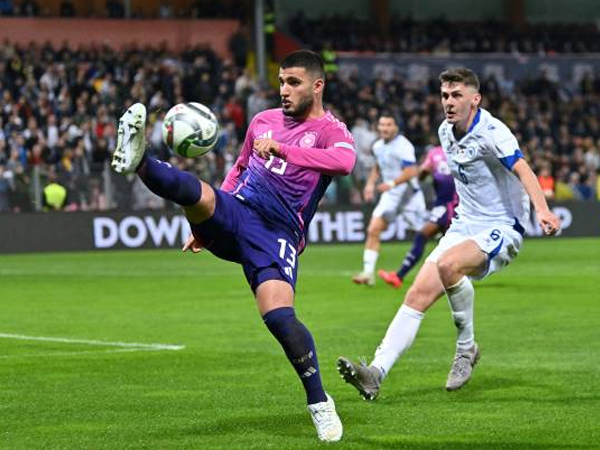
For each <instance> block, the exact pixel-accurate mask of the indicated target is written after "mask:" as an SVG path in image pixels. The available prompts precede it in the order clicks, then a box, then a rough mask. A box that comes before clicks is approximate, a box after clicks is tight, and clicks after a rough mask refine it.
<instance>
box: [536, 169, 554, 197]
mask: <svg viewBox="0 0 600 450" xmlns="http://www.w3.org/2000/svg"><path fill="white" fill-rule="evenodd" d="M538 181H539V183H540V186H541V188H542V192H543V193H544V196H545V197H546V199H548V200H553V199H554V177H553V176H552V173H551V172H550V164H548V163H546V164H544V165H543V166H542V168H541V169H540V171H539V175H538Z"/></svg>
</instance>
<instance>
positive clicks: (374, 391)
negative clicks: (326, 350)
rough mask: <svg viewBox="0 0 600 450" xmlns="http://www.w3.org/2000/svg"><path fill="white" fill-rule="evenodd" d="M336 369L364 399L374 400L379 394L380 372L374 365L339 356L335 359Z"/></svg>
mask: <svg viewBox="0 0 600 450" xmlns="http://www.w3.org/2000/svg"><path fill="white" fill-rule="evenodd" d="M337 370H338V372H339V373H340V375H341V376H342V378H343V379H344V381H345V382H346V383H350V384H351V385H352V386H354V387H355V388H356V389H357V390H358V392H359V393H360V395H362V397H363V398H364V399H365V400H375V399H376V398H377V395H379V386H380V385H381V380H382V374H381V372H380V371H379V369H377V368H376V367H373V366H367V364H366V362H365V361H362V360H361V361H360V362H359V364H356V363H353V362H352V361H350V360H349V359H348V358H345V357H343V356H340V357H339V358H338V360H337Z"/></svg>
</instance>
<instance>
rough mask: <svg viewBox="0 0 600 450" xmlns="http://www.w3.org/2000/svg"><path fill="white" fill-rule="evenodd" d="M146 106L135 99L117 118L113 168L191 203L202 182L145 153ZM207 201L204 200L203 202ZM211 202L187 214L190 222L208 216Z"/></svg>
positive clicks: (181, 202)
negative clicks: (135, 174)
mask: <svg viewBox="0 0 600 450" xmlns="http://www.w3.org/2000/svg"><path fill="white" fill-rule="evenodd" d="M145 129H146V107H145V106H144V105H142V104H141V103H136V104H134V105H132V106H130V107H129V109H127V111H125V113H124V114H123V115H122V116H121V118H120V119H119V130H118V139H117V147H116V148H115V151H114V153H113V157H112V162H111V166H112V168H113V169H114V171H115V172H117V173H119V174H122V175H126V174H129V173H137V175H138V176H139V177H140V179H141V180H142V181H143V183H144V184H145V185H146V186H147V187H148V189H150V190H151V191H152V192H154V193H155V194H156V195H158V196H160V197H162V198H164V199H166V200H170V201H172V202H174V203H177V204H178V205H181V206H183V207H184V208H185V207H195V205H196V204H197V203H198V202H199V201H200V199H201V198H202V185H201V183H200V181H199V180H198V179H197V178H196V177H195V176H193V175H192V174H190V173H187V172H184V171H181V170H179V169H178V168H176V167H173V166H171V164H169V163H168V162H164V161H159V160H157V159H154V158H151V157H149V156H146V155H145V151H146V142H145V134H146V133H145ZM208 203H209V202H208V201H207V204H208ZM211 214H212V211H211V206H210V205H209V206H206V207H204V209H201V211H200V213H197V214H196V215H195V216H193V217H190V216H189V215H188V211H187V210H186V216H188V219H190V220H192V219H194V218H199V219H198V220H194V221H193V222H194V223H199V222H201V221H202V219H205V218H206V217H210V215H211Z"/></svg>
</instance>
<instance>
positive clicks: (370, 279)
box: [352, 271, 375, 287]
mask: <svg viewBox="0 0 600 450" xmlns="http://www.w3.org/2000/svg"><path fill="white" fill-rule="evenodd" d="M352 282H353V283H355V284H364V285H365V286H370V287H373V286H375V274H374V273H367V272H364V271H363V272H360V273H357V274H356V275H354V276H353V277H352Z"/></svg>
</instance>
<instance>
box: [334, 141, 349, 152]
mask: <svg viewBox="0 0 600 450" xmlns="http://www.w3.org/2000/svg"><path fill="white" fill-rule="evenodd" d="M333 146H334V147H344V148H349V149H350V150H352V151H354V147H353V146H352V145H350V144H349V143H348V142H343V141H342V142H336V143H334V144H333Z"/></svg>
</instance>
